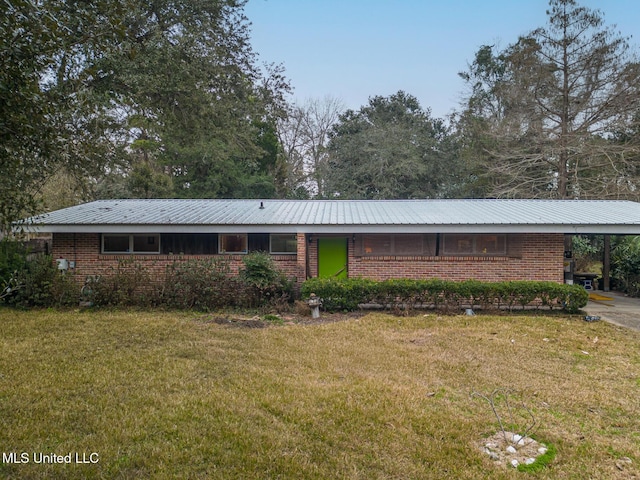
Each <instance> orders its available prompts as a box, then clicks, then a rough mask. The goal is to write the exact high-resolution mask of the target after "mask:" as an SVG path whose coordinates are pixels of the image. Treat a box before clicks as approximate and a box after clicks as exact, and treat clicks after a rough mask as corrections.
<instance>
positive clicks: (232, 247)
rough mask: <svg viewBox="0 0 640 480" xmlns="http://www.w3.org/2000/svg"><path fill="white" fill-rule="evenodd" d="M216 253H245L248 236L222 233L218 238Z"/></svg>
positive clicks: (247, 248) (247, 249)
mask: <svg viewBox="0 0 640 480" xmlns="http://www.w3.org/2000/svg"><path fill="white" fill-rule="evenodd" d="M218 239H219V240H218V251H219V252H220V253H234V254H239V253H247V252H248V251H249V247H248V235H247V234H246V233H222V234H220V235H219V236H218Z"/></svg>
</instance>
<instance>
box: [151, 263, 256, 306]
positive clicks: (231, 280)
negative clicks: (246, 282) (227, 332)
mask: <svg viewBox="0 0 640 480" xmlns="http://www.w3.org/2000/svg"><path fill="white" fill-rule="evenodd" d="M244 296H245V294H244V288H243V287H242V284H241V282H240V280H239V279H238V278H237V277H233V276H231V274H230V267H229V264H228V262H226V261H225V260H224V259H222V258H217V257H214V258H208V259H192V260H185V261H176V262H174V263H173V264H172V265H169V266H168V267H167V270H166V275H165V281H164V284H163V286H162V288H161V291H160V296H159V301H160V303H161V304H162V305H165V306H167V307H169V308H177V309H196V310H214V309H216V308H222V307H233V306H237V305H240V304H242V301H243V298H244Z"/></svg>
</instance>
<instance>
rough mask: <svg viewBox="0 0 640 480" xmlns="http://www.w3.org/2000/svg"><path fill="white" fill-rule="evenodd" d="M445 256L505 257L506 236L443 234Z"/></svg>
mask: <svg viewBox="0 0 640 480" xmlns="http://www.w3.org/2000/svg"><path fill="white" fill-rule="evenodd" d="M443 252H444V254H445V255H506V254H507V236H506V235H504V234H502V235H498V234H445V235H443Z"/></svg>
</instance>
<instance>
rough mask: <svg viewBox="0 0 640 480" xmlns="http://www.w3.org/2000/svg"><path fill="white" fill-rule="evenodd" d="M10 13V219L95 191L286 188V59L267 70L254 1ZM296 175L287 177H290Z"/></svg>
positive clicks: (5, 98) (44, 7) (4, 200)
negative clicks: (51, 185)
mask: <svg viewBox="0 0 640 480" xmlns="http://www.w3.org/2000/svg"><path fill="white" fill-rule="evenodd" d="M5 4H6V5H7V9H8V11H7V14H6V15H3V16H2V17H1V18H0V34H1V37H2V38H1V39H0V62H1V63H0V67H1V68H0V70H1V71H0V142H1V143H0V167H1V168H2V174H3V175H2V176H0V178H1V180H0V186H1V191H0V223H1V224H2V225H3V226H4V227H5V228H6V227H7V226H8V225H9V224H10V222H12V221H13V220H16V219H18V218H21V217H24V216H26V215H29V214H33V213H37V212H39V211H41V210H42V208H43V207H42V206H41V205H38V199H39V198H41V197H39V195H38V193H39V191H40V190H41V189H42V186H43V185H44V184H45V183H46V180H47V179H48V178H50V177H51V176H52V175H53V174H54V173H56V172H64V176H65V178H72V179H74V181H73V182H70V183H73V185H74V186H77V187H79V188H78V190H79V191H81V193H80V194H79V195H80V196H81V197H82V198H83V199H88V198H91V197H92V196H95V195H96V194H105V193H118V196H143V197H144V196H150V195H153V196H155V195H158V196H185V197H198V196H206V197H216V196H237V195H246V194H247V192H248V191H249V192H254V195H257V194H260V195H264V196H273V195H276V194H277V190H278V188H279V187H278V186H277V185H276V180H275V179H276V176H277V175H280V174H279V173H278V171H279V169H281V167H280V166H279V165H278V156H277V155H274V154H273V151H270V149H271V147H272V144H273V138H275V137H274V135H273V134H272V135H271V140H268V137H269V135H268V131H271V132H273V131H274V128H275V124H276V122H277V119H278V118H279V116H281V115H282V114H283V111H284V93H285V92H286V91H288V88H289V86H288V83H287V80H286V78H285V77H284V74H283V72H282V68H281V67H279V66H265V67H264V68H259V67H258V65H257V64H256V56H255V54H254V53H253V51H252V50H251V48H250V46H249V30H248V22H247V19H246V17H245V16H244V14H243V6H244V4H245V1H244V0H149V1H147V0H144V1H143V0H123V1H121V2H112V1H109V0H96V1H93V2H81V1H78V0H65V1H62V2H60V1H54V0H45V1H42V2H36V1H33V0H8V1H6V2H5ZM280 181H281V182H283V180H282V179H281V180H280Z"/></svg>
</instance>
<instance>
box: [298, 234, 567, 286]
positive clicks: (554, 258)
mask: <svg viewBox="0 0 640 480" xmlns="http://www.w3.org/2000/svg"><path fill="white" fill-rule="evenodd" d="M315 238H317V237H314V240H313V242H312V243H311V244H310V245H309V273H310V276H317V274H318V249H317V241H316V240H315ZM348 238H349V242H348V245H349V252H348V253H349V276H350V277H366V278H372V279H375V280H384V279H387V278H442V279H447V280H469V279H475V280H480V281H486V282H495V281H502V280H546V281H552V282H558V283H563V282H564V270H563V264H564V235H563V234H530V235H521V234H518V235H508V238H507V242H508V253H507V255H506V256H495V257H492V256H437V257H436V256H394V255H390V256H365V255H356V254H355V250H356V248H355V242H354V241H353V240H352V237H351V236H348ZM356 242H357V236H356Z"/></svg>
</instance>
